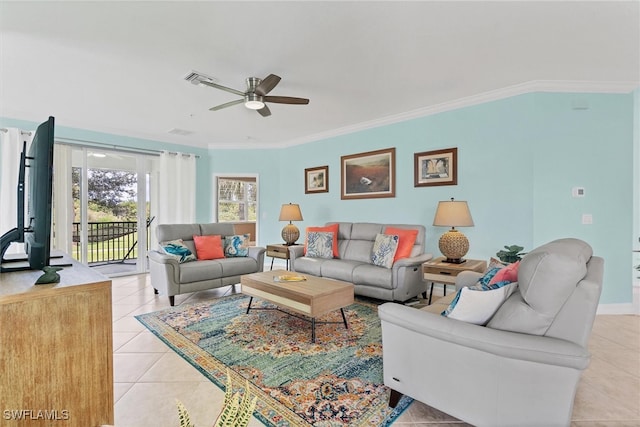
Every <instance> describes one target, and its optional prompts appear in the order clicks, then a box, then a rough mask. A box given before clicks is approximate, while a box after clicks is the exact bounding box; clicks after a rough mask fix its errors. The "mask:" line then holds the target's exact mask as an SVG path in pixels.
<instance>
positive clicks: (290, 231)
mask: <svg viewBox="0 0 640 427" xmlns="http://www.w3.org/2000/svg"><path fill="white" fill-rule="evenodd" d="M299 237H300V230H298V227H296V226H295V225H293V224H287V225H285V226H284V228H283V229H282V239H283V240H284V242H285V243H286V244H287V246H291V245H293V244H295V243H296V240H298V238H299Z"/></svg>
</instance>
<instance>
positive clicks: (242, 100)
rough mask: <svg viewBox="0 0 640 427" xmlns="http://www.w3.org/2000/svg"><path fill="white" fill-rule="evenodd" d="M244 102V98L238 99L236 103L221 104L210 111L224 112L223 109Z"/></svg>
mask: <svg viewBox="0 0 640 427" xmlns="http://www.w3.org/2000/svg"><path fill="white" fill-rule="evenodd" d="M243 102H244V98H242V99H236V100H235V101H231V102H227V103H225V104H220V105H216V106H215V107H211V108H209V111H218V110H222V109H223V108H227V107H232V106H234V105H238V104H242V103H243Z"/></svg>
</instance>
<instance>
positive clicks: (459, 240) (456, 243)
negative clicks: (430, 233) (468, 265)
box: [438, 229, 469, 264]
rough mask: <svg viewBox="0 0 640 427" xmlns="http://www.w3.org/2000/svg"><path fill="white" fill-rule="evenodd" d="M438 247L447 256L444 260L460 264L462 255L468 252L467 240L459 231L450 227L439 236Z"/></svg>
mask: <svg viewBox="0 0 640 427" xmlns="http://www.w3.org/2000/svg"><path fill="white" fill-rule="evenodd" d="M438 247H439V248H440V252H442V255H444V256H445V257H446V258H447V259H446V260H445V261H444V262H448V263H452V264H462V263H463V262H464V260H463V259H462V257H463V256H465V255H466V254H467V252H469V240H468V239H467V236H465V235H464V234H462V233H461V232H460V231H458V230H456V229H451V230H449V231H447V232H446V233H444V234H443V235H442V236H441V237H440V240H439V241H438Z"/></svg>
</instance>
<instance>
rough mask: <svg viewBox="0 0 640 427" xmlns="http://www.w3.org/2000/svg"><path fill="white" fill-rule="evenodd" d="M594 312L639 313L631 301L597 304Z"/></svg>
mask: <svg viewBox="0 0 640 427" xmlns="http://www.w3.org/2000/svg"><path fill="white" fill-rule="evenodd" d="M596 314H640V312H638V310H637V309H636V308H634V305H633V304H632V303H625V304H599V305H598V311H596Z"/></svg>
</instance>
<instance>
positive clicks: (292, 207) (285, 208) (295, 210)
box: [278, 203, 302, 246]
mask: <svg viewBox="0 0 640 427" xmlns="http://www.w3.org/2000/svg"><path fill="white" fill-rule="evenodd" d="M278 221H289V224H287V225H285V226H284V228H283V229H282V238H283V239H284V241H285V243H286V244H287V246H291V245H294V244H295V243H296V240H298V237H300V230H298V227H296V226H295V225H293V224H292V223H291V221H302V212H300V206H299V205H297V204H293V203H289V204H288V205H282V208H281V209H280V218H279V219H278Z"/></svg>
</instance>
